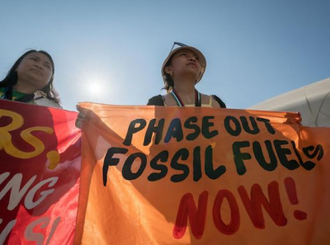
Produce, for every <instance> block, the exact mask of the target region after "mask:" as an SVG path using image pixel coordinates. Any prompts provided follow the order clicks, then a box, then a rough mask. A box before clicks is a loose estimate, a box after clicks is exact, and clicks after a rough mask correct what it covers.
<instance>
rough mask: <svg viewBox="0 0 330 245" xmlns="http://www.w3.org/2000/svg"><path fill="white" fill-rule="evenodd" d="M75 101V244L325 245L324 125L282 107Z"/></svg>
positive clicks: (328, 212)
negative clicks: (78, 157) (78, 135)
mask: <svg viewBox="0 0 330 245" xmlns="http://www.w3.org/2000/svg"><path fill="white" fill-rule="evenodd" d="M81 106H82V107H83V108H84V110H86V113H87V119H86V121H85V122H84V125H83V130H82V139H83V140H82V144H83V152H82V159H83V163H82V178H81V185H80V188H81V190H80V191H81V192H80V206H79V209H78V224H79V225H80V226H79V227H78V228H77V233H76V240H75V241H76V243H77V244H80V243H82V244H143V245H145V244H290V245H291V244H299V245H301V244H329V243H330V235H329V227H330V189H329V186H330V152H329V146H330V137H329V135H330V128H308V127H303V126H301V125H300V123H299V122H300V116H299V114H296V113H285V112H267V111H252V110H251V111H248V110H230V109H213V108H176V107H154V106H149V107H148V106H139V107H137V106H108V105H99V104H91V103H82V104H81ZM83 203H85V205H84V204H83Z"/></svg>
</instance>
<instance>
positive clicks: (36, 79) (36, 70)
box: [16, 52, 53, 90]
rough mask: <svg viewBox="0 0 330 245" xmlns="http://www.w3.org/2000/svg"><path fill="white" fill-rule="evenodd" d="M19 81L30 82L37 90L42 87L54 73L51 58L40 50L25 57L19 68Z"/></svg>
mask: <svg viewBox="0 0 330 245" xmlns="http://www.w3.org/2000/svg"><path fill="white" fill-rule="evenodd" d="M16 71H17V75H18V81H19V82H21V83H24V84H25V83H28V85H29V86H31V87H34V88H35V89H36V90H39V89H42V88H43V87H45V86H46V85H47V84H48V82H49V81H50V79H51V77H52V75H53V66H52V63H51V61H50V59H49V58H48V57H47V56H46V55H44V54H42V53H39V52H33V53H30V54H28V55H27V56H25V57H24V58H23V60H22V61H21V63H20V64H19V65H18V67H17V69H16Z"/></svg>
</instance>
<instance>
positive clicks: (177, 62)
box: [165, 49, 202, 80]
mask: <svg viewBox="0 0 330 245" xmlns="http://www.w3.org/2000/svg"><path fill="white" fill-rule="evenodd" d="M201 70H202V67H201V64H200V63H199V61H198V56H197V55H196V54H195V53H193V52H192V51H190V50H189V49H182V50H180V51H178V52H177V53H175V54H174V55H173V58H172V62H171V65H170V66H167V67H166V68H165V71H166V72H167V73H168V74H171V73H172V77H173V78H174V79H175V78H176V77H182V76H187V75H188V76H193V77H194V78H195V79H196V80H197V78H198V77H199V75H200V73H201Z"/></svg>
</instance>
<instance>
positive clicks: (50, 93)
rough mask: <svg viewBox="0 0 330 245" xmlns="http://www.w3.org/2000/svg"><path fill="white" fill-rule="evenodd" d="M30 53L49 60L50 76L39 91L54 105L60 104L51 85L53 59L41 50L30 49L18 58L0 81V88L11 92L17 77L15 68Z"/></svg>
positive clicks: (53, 71) (53, 72) (53, 70)
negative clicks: (38, 54)
mask: <svg viewBox="0 0 330 245" xmlns="http://www.w3.org/2000/svg"><path fill="white" fill-rule="evenodd" d="M31 53H41V54H44V55H46V56H47V57H48V58H49V60H50V62H51V63H52V66H53V69H52V76H51V78H50V80H49V82H48V84H47V85H46V86H45V87H43V88H42V89H41V91H43V92H44V93H46V94H47V98H48V99H50V100H52V101H54V102H56V103H60V98H59V97H58V93H57V92H56V90H55V88H54V84H53V81H54V74H55V65H54V61H53V58H52V57H51V56H50V54H48V53H47V52H46V51H43V50H39V51H38V50H34V49H31V50H29V51H27V52H25V53H24V54H23V55H22V56H21V57H19V58H18V60H16V62H15V63H14V65H13V66H12V67H11V68H10V70H9V71H8V73H7V76H6V77H5V78H4V79H3V80H2V81H0V87H5V88H8V89H10V90H12V88H13V86H14V85H15V84H16V83H17V80H18V76H17V72H16V69H17V67H18V66H19V64H20V63H21V62H22V60H23V59H24V58H25V57H26V56H27V55H28V54H31Z"/></svg>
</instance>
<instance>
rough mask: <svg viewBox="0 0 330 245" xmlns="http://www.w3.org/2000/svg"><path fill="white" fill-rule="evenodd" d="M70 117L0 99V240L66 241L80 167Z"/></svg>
mask: <svg viewBox="0 0 330 245" xmlns="http://www.w3.org/2000/svg"><path fill="white" fill-rule="evenodd" d="M76 117H77V113H76V112H70V111H65V110H60V109H55V108H47V107H42V106H35V105H28V104H24V103H19V102H11V101H5V100H0V244H1V242H4V243H5V244H36V242H37V244H38V242H39V243H42V244H46V242H49V243H48V244H72V242H73V238H74V231H75V226H76V213H77V205H78V193H79V176H80V169H81V166H80V165H81V164H80V162H81V161H80V159H81V157H80V130H78V129H77V128H76V127H75V126H74V123H75V119H76ZM14 180H15V181H14ZM10 186H12V187H14V188H9V187H10ZM15 188H16V191H15ZM15 200H17V201H16V203H15ZM15 220H16V221H15ZM11 222H13V223H14V225H13V227H12V228H11V229H8V228H9V226H10V224H13V223H11ZM6 227H7V231H8V232H6Z"/></svg>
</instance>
